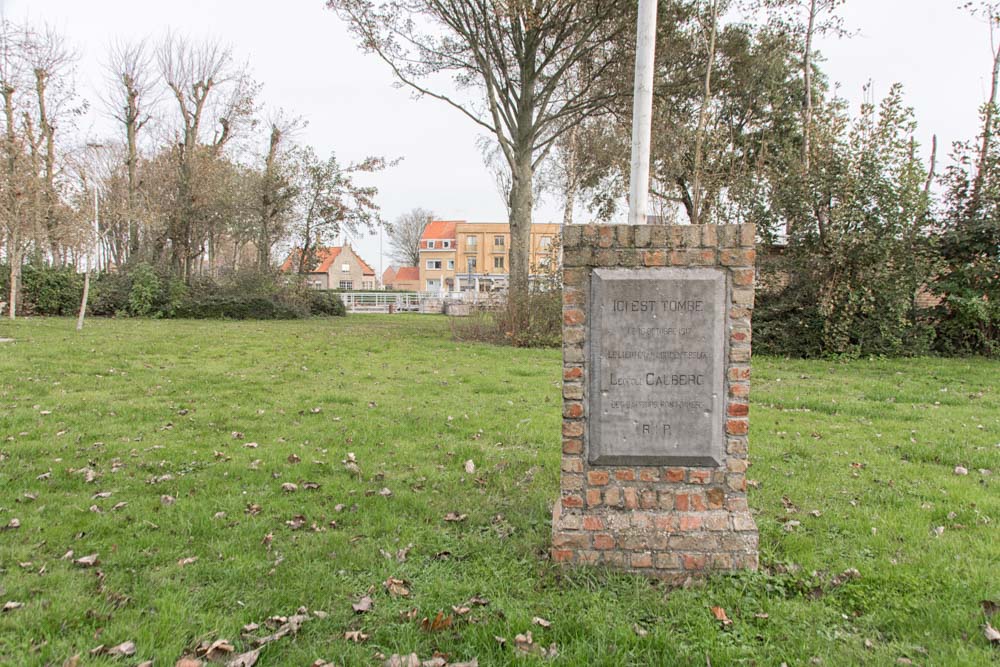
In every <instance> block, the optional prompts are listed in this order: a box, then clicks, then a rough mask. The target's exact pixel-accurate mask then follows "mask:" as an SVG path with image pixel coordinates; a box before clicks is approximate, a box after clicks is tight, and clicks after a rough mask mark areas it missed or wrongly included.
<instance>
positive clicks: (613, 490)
mask: <svg viewBox="0 0 1000 667" xmlns="http://www.w3.org/2000/svg"><path fill="white" fill-rule="evenodd" d="M621 501H622V492H621V489H619V488H618V487H617V486H609V487H608V489H607V491H605V492H604V502H605V504H607V505H608V506H609V507H617V506H618V504H619V503H621Z"/></svg>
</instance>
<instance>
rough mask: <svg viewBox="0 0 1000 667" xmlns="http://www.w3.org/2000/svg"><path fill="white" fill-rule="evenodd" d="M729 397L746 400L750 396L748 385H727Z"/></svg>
mask: <svg viewBox="0 0 1000 667" xmlns="http://www.w3.org/2000/svg"><path fill="white" fill-rule="evenodd" d="M729 395H730V396H732V397H733V398H746V397H747V396H749V395H750V385H748V384H731V385H729Z"/></svg>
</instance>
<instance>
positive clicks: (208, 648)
mask: <svg viewBox="0 0 1000 667" xmlns="http://www.w3.org/2000/svg"><path fill="white" fill-rule="evenodd" d="M235 650H236V647H235V646H233V645H232V644H231V643H230V642H229V640H227V639H216V640H215V641H214V642H211V643H209V642H202V645H201V646H199V647H198V650H197V654H198V655H199V656H201V657H203V658H205V659H206V660H211V661H212V662H223V661H224V660H226V659H227V658H228V656H229V654H230V653H233V652H234V651H235Z"/></svg>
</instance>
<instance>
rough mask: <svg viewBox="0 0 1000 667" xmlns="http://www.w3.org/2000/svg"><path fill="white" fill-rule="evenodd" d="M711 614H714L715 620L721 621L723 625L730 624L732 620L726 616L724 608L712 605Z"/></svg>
mask: <svg viewBox="0 0 1000 667" xmlns="http://www.w3.org/2000/svg"><path fill="white" fill-rule="evenodd" d="M712 615H713V616H715V620H717V621H721V622H722V625H723V626H726V625H731V624H732V620H731V619H730V618H729V617H728V616H726V610H725V609H723V608H722V607H712Z"/></svg>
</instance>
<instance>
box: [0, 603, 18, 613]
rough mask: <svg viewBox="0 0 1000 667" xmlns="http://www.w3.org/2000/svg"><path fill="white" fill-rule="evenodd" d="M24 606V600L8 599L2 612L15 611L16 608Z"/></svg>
mask: <svg viewBox="0 0 1000 667" xmlns="http://www.w3.org/2000/svg"><path fill="white" fill-rule="evenodd" d="M23 606H24V603H23V602H14V601H13V600H8V601H7V602H4V604H3V609H2V610H0V612H7V611H14V610H15V609H20V608H21V607H23Z"/></svg>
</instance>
